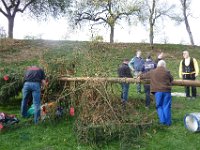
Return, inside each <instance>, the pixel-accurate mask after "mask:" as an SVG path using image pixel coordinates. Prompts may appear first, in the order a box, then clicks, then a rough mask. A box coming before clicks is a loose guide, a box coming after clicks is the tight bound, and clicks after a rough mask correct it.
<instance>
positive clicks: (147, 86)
mask: <svg viewBox="0 0 200 150" xmlns="http://www.w3.org/2000/svg"><path fill="white" fill-rule="evenodd" d="M144 92H145V96H146V97H145V100H146V107H149V105H150V85H149V84H144Z"/></svg>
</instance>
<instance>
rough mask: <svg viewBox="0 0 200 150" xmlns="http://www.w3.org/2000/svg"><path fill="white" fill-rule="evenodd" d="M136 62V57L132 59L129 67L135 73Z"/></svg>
mask: <svg viewBox="0 0 200 150" xmlns="http://www.w3.org/2000/svg"><path fill="white" fill-rule="evenodd" d="M134 61H135V57H134V58H132V59H131V61H129V63H128V66H129V68H130V69H131V70H132V71H134V68H133V65H134Z"/></svg>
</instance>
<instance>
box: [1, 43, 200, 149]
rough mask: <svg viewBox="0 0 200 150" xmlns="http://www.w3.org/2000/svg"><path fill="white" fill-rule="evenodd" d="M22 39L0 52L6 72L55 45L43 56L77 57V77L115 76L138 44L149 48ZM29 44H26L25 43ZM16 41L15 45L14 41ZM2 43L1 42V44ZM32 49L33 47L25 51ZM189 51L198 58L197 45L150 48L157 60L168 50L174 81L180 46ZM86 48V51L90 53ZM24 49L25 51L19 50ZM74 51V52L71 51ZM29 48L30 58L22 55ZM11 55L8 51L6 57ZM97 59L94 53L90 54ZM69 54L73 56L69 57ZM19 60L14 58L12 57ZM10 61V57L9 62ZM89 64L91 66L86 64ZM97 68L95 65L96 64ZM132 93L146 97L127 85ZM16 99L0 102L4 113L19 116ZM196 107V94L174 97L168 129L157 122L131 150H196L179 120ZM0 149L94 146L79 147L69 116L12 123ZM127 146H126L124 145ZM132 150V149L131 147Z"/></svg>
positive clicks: (114, 145) (193, 139)
mask: <svg viewBox="0 0 200 150" xmlns="http://www.w3.org/2000/svg"><path fill="white" fill-rule="evenodd" d="M21 42H22V43H23V44H21V45H20V46H19V45H17V46H15V50H13V49H10V47H6V48H5V49H6V50H5V51H0V52H1V54H3V55H0V57H1V59H0V61H1V63H0V68H1V69H2V68H4V71H5V72H10V69H11V70H12V69H13V68H15V69H16V68H18V67H19V68H23V67H24V66H26V65H29V64H32V63H35V64H39V61H38V58H39V56H38V54H39V55H41V54H43V53H41V51H39V52H38V51H37V50H38V48H40V50H44V49H45V50H47V51H48V50H49V49H53V51H51V52H50V53H48V55H47V57H49V58H50V59H56V58H58V57H59V58H67V60H66V61H69V60H70V61H71V60H72V59H73V58H74V54H75V55H76V59H77V61H78V63H77V64H78V65H77V69H76V70H77V74H76V76H81V75H84V76H94V75H96V76H116V68H117V66H118V65H119V64H120V63H121V60H122V59H123V58H129V59H131V58H132V56H133V55H134V54H135V51H136V49H138V48H140V49H141V50H142V52H143V56H144V57H145V55H146V54H147V52H149V51H151V50H149V47H148V45H146V44H122V43H121V44H113V45H110V44H100V45H95V44H94V43H92V44H89V45H90V46H88V44H87V43H85V42H82V43H77V42H60V43H59V44H57V43H56V42H47V41H42V42H41V41H36V42H30V41H25V42H24V41H19V43H21ZM27 42H29V43H27ZM14 44H15V43H14ZM4 47H5V45H4ZM30 49H31V51H29V50H30ZM185 49H189V51H190V52H191V56H192V57H195V58H197V60H200V48H199V47H196V48H190V47H188V46H183V45H156V46H155V50H154V51H151V52H152V54H153V58H156V55H157V53H158V52H159V51H160V50H162V51H163V52H164V53H165V54H166V62H167V67H168V68H169V70H170V71H171V72H172V74H173V76H174V78H175V79H178V66H179V62H180V60H181V58H182V50H185ZM88 50H89V51H90V53H88ZM22 51H23V53H22ZM72 51H73V52H72ZM25 52H27V53H28V54H29V55H33V57H28V59H24V58H27V56H29V55H26V56H23V54H26V53H25ZM7 54H9V55H7ZM94 55H95V56H99V57H95V58H94V57H93V56H94ZM72 56H73V57H72ZM12 58H18V59H12ZM32 58H34V59H32ZM11 60H13V61H11ZM86 66H89V67H86ZM97 66H98V67H97ZM173 91H179V92H183V91H184V90H183V87H173ZM135 97H142V98H144V95H141V96H140V95H139V96H138V95H135V86H134V85H131V90H130V99H131V100H132V99H134V98H135ZM19 103H20V101H18V102H16V104H15V105H14V106H6V107H5V106H4V107H3V106H0V112H1V111H6V112H8V113H15V114H19ZM199 107H200V102H199V98H198V99H197V100H195V101H188V100H185V99H184V98H176V97H174V98H173V104H172V121H173V125H172V126H171V127H168V128H167V127H161V126H158V125H157V124H156V123H154V125H153V126H152V127H151V128H150V129H148V130H147V131H146V132H144V133H142V134H141V136H140V138H139V139H138V141H139V142H138V143H136V144H135V146H134V149H145V150H151V149H152V150H155V149H158V150H160V149H169V150H173V149H191V150H195V149H200V146H199V141H200V137H199V136H198V133H197V134H196V133H195V134H194V133H190V132H189V131H187V130H186V129H185V128H184V123H183V118H184V115H185V114H186V113H190V112H198V111H199ZM149 111H150V113H152V112H154V111H155V108H154V103H152V105H151V109H150V110H149ZM0 142H1V144H0V149H1V150H4V149H5V150H8V149H16V150H18V149H20V150H21V149H52V150H54V149H58V150H60V149H81V150H82V149H87V150H88V149H96V147H95V146H94V145H83V144H80V143H79V142H78V141H77V140H76V136H75V135H74V132H73V119H71V118H67V120H63V121H61V122H58V123H50V124H41V125H39V126H33V125H31V124H30V123H27V122H26V121H24V120H21V122H20V124H19V126H16V127H15V126H14V127H11V129H9V130H6V131H5V132H3V133H1V136H0ZM124 147H126V146H123V144H122V143H121V142H117V141H114V142H112V143H109V144H106V145H103V147H101V148H102V149H124ZM126 149H127V148H126ZM131 149H132V148H131Z"/></svg>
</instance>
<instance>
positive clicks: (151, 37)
mask: <svg viewBox="0 0 200 150" xmlns="http://www.w3.org/2000/svg"><path fill="white" fill-rule="evenodd" d="M149 25H150V31H149V40H150V46H151V48H152V49H153V38H154V35H153V24H152V23H151V22H150V23H149Z"/></svg>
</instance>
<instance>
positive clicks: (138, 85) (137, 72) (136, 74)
mask: <svg viewBox="0 0 200 150" xmlns="http://www.w3.org/2000/svg"><path fill="white" fill-rule="evenodd" d="M139 74H141V71H135V72H134V76H135V77H137V76H138V75H139ZM136 88H137V93H141V83H136Z"/></svg>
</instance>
